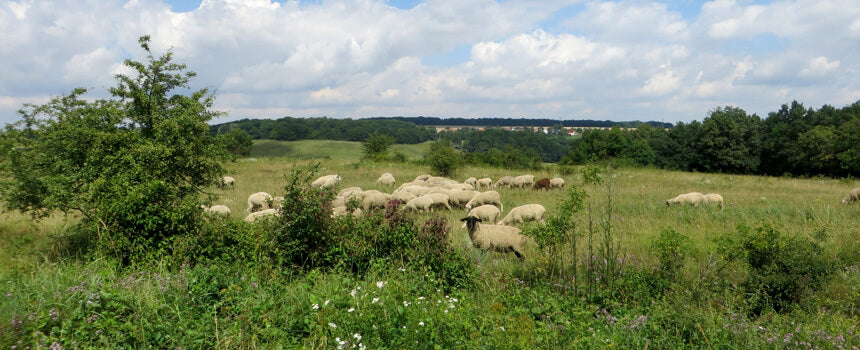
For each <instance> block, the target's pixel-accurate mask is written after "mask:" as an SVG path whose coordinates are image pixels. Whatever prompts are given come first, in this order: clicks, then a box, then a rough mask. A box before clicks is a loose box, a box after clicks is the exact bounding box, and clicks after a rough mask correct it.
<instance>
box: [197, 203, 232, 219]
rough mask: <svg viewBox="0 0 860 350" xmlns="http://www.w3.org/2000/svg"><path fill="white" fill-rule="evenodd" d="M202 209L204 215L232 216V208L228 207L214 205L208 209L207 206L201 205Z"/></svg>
mask: <svg viewBox="0 0 860 350" xmlns="http://www.w3.org/2000/svg"><path fill="white" fill-rule="evenodd" d="M200 208H201V209H203V213H204V214H205V215H207V216H223V217H228V216H230V208H229V207H228V206H226V205H221V204H218V205H213V206H211V207H207V206H205V205H202V204H201V205H200Z"/></svg>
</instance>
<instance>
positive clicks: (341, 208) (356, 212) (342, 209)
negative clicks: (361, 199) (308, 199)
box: [331, 206, 362, 218]
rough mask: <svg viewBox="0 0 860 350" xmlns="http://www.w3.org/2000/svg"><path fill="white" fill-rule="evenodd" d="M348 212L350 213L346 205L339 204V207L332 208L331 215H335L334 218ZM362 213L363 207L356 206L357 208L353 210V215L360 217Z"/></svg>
mask: <svg viewBox="0 0 860 350" xmlns="http://www.w3.org/2000/svg"><path fill="white" fill-rule="evenodd" d="M347 213H348V211H347V209H346V206H339V207H333V208H331V217H333V218H335V217H338V216H344V215H346V214H347ZM361 213H362V211H361V208H356V209H355V210H353V211H352V216H354V217H358V216H359V215H361Z"/></svg>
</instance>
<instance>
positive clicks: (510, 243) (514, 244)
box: [460, 216, 529, 261]
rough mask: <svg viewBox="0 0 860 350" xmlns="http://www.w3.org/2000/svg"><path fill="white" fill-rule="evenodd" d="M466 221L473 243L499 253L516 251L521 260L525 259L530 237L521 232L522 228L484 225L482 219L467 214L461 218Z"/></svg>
mask: <svg viewBox="0 0 860 350" xmlns="http://www.w3.org/2000/svg"><path fill="white" fill-rule="evenodd" d="M460 221H463V222H465V223H466V231H468V232H469V239H470V240H471V241H472V244H473V245H474V246H475V247H477V248H480V249H482V250H485V251H488V250H491V251H495V252H499V253H514V255H516V256H517V258H519V259H520V261H522V260H524V257H523V253H524V252H525V248H526V244H527V243H528V241H529V239H528V237H526V236H523V235H521V234H520V229H518V228H516V227H512V226H500V225H482V224H481V221H482V220H481V219H480V218H477V217H474V216H467V217H465V218H462V219H460Z"/></svg>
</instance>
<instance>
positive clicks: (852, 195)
mask: <svg viewBox="0 0 860 350" xmlns="http://www.w3.org/2000/svg"><path fill="white" fill-rule="evenodd" d="M856 201H860V187H857V188H855V189H853V190H851V191H848V194H847V195H845V198H843V199H842V204H846V205H847V204H850V203H854V202H856Z"/></svg>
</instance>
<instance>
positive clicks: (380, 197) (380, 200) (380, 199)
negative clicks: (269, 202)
mask: <svg viewBox="0 0 860 350" xmlns="http://www.w3.org/2000/svg"><path fill="white" fill-rule="evenodd" d="M390 199H391V195H390V194H388V193H373V194H371V195H368V196H365V197H364V200H362V201H361V207H362V208H363V209H364V210H370V209H374V208H382V209H385V206H387V205H388V200H390Z"/></svg>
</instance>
